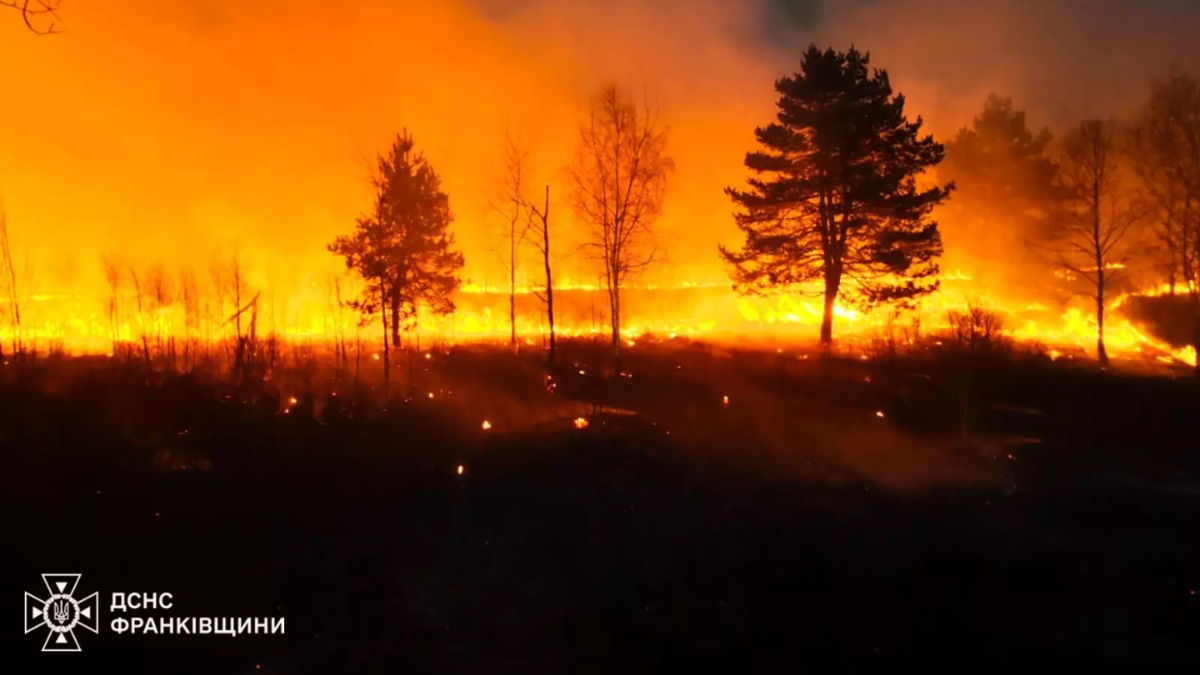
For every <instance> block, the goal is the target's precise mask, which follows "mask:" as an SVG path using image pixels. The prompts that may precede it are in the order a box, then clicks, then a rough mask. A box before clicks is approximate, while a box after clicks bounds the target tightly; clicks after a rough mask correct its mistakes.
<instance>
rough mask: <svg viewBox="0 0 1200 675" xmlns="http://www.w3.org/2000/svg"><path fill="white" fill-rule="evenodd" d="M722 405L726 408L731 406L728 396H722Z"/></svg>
mask: <svg viewBox="0 0 1200 675" xmlns="http://www.w3.org/2000/svg"><path fill="white" fill-rule="evenodd" d="M721 405H723V406H725V407H726V408H728V407H729V397H728V396H722V397H721Z"/></svg>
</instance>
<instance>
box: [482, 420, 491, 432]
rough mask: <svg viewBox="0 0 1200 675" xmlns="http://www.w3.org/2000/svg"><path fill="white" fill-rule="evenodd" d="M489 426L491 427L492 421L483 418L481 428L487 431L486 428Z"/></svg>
mask: <svg viewBox="0 0 1200 675" xmlns="http://www.w3.org/2000/svg"><path fill="white" fill-rule="evenodd" d="M491 428H492V423H491V422H489V421H487V420H484V421H483V430H484V431H487V430H488V429H491Z"/></svg>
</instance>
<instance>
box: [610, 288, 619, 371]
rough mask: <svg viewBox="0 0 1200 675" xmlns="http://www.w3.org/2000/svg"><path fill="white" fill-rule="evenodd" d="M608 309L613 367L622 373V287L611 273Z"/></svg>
mask: <svg viewBox="0 0 1200 675" xmlns="http://www.w3.org/2000/svg"><path fill="white" fill-rule="evenodd" d="M608 311H609V314H610V316H611V317H612V321H611V323H612V346H613V369H614V370H615V371H616V373H617V375H620V374H621V287H620V286H618V285H617V283H616V280H615V275H614V274H612V273H611V272H610V273H609V280H608Z"/></svg>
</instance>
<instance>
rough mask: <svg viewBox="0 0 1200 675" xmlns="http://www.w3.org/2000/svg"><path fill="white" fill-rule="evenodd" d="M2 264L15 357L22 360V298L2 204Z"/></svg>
mask: <svg viewBox="0 0 1200 675" xmlns="http://www.w3.org/2000/svg"><path fill="white" fill-rule="evenodd" d="M0 262H2V263H3V264H4V269H2V270H0V276H2V277H3V280H4V282H5V285H6V286H7V287H8V288H7V289H6V290H7V291H8V304H9V309H8V313H9V318H10V320H11V322H12V328H13V356H14V357H15V358H21V357H22V356H23V355H24V349H25V348H24V345H23V344H22V342H21V296H20V294H19V293H18V292H17V267H16V265H15V264H13V257H12V245H11V244H10V243H9V240H8V213H7V212H6V211H5V210H4V206H3V205H2V204H0Z"/></svg>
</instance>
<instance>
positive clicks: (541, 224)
mask: <svg viewBox="0 0 1200 675" xmlns="http://www.w3.org/2000/svg"><path fill="white" fill-rule="evenodd" d="M526 210H527V211H528V214H529V227H530V229H531V230H532V231H533V247H534V248H535V249H537V252H538V253H540V254H541V256H542V267H543V269H544V270H545V273H546V288H545V290H544V291H541V292H538V291H534V293H535V294H536V295H537V297H538V299H539V300H541V301H542V302H544V303H546V319H547V322H548V323H549V324H550V356H549V359H548V364H549V366H550V370H551V371H553V370H554V355H555V352H556V347H555V341H554V277H553V275H552V274H551V272H550V184H549V183H546V199H545V201H544V203H543V205H542V207H541V208H538V206H537V205H536V204H534V203H532V202H530V203H528V204H526Z"/></svg>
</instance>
